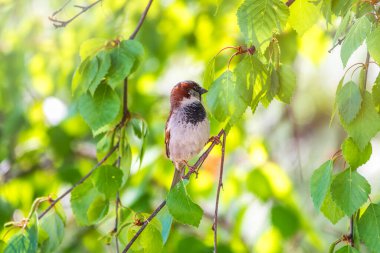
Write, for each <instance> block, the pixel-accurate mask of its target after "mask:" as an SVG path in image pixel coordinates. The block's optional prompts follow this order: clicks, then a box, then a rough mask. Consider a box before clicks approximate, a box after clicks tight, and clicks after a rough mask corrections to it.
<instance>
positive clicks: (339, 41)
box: [328, 36, 346, 53]
mask: <svg viewBox="0 0 380 253" xmlns="http://www.w3.org/2000/svg"><path fill="white" fill-rule="evenodd" d="M345 38H346V36H344V37H343V38H341V39H338V42H337V43H335V45H333V46H332V48H330V49H329V50H328V52H329V53H331V52H332V51H333V50H334V49H335V48H336V47H337V46H338V45H341V44H342V42H343V41H344V39H345Z"/></svg>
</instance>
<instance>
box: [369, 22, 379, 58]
mask: <svg viewBox="0 0 380 253" xmlns="http://www.w3.org/2000/svg"><path fill="white" fill-rule="evenodd" d="M379 41H380V26H378V27H377V28H376V29H374V30H373V31H372V32H371V33H370V34H369V35H368V38H367V47H368V51H369V53H370V55H371V57H372V58H373V59H374V60H375V61H376V62H377V63H378V64H380V47H379Z"/></svg>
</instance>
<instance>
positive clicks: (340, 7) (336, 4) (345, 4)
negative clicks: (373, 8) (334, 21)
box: [331, 0, 358, 16]
mask: <svg viewBox="0 0 380 253" xmlns="http://www.w3.org/2000/svg"><path fill="white" fill-rule="evenodd" d="M356 1H358V0H334V1H332V5H331V8H332V11H333V12H334V13H335V15H337V16H343V15H345V14H346V13H347V12H349V10H350V9H351V7H352V5H353V3H354V2H356Z"/></svg>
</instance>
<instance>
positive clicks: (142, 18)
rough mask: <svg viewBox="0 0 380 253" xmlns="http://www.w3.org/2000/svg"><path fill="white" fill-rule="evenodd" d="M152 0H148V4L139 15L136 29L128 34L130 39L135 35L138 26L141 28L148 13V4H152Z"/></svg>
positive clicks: (138, 29)
mask: <svg viewBox="0 0 380 253" xmlns="http://www.w3.org/2000/svg"><path fill="white" fill-rule="evenodd" d="M152 2H153V0H149V2H148V5H147V6H146V7H145V10H144V12H143V13H142V15H141V17H140V20H139V23H138V24H137V26H136V29H135V30H134V31H133V33H132V34H131V36H129V39H130V40H133V39H134V38H135V37H136V35H137V33H138V32H139V31H140V28H141V26H142V24H143V23H144V20H145V17H146V15H147V14H148V11H149V8H150V6H151V5H152Z"/></svg>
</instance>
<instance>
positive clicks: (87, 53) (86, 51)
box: [79, 38, 107, 61]
mask: <svg viewBox="0 0 380 253" xmlns="http://www.w3.org/2000/svg"><path fill="white" fill-rule="evenodd" d="M106 43H107V40H105V39H102V38H92V39H89V40H86V41H85V42H83V43H82V45H81V46H80V49H79V55H80V58H81V59H82V61H83V60H84V59H86V58H87V57H93V56H95V54H97V53H98V52H99V51H100V50H102V49H103V48H104V46H105V45H106Z"/></svg>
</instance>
